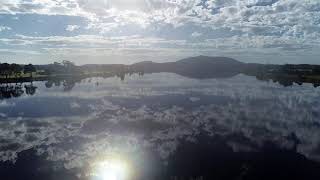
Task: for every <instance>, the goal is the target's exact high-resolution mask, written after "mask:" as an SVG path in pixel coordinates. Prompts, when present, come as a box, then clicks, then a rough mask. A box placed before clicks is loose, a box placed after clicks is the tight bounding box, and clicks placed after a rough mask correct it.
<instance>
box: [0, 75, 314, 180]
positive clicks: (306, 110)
mask: <svg viewBox="0 0 320 180" xmlns="http://www.w3.org/2000/svg"><path fill="white" fill-rule="evenodd" d="M12 86H13V85H12ZM19 86H21V87H22V89H24V88H25V86H27V87H28V86H31V84H30V83H25V84H23V85H19ZM66 86H68V85H66V84H65V86H63V84H60V85H59V84H56V85H55V84H52V87H51V85H50V86H48V84H46V83H45V82H33V83H32V87H36V88H33V89H34V92H32V93H28V94H29V95H28V94H27V93H24V94H22V95H21V96H20V97H16V98H7V99H2V100H0V119H1V121H0V161H1V163H0V179H8V180H10V179H57V180H58V179H99V180H122V179H146V180H150V179H266V178H270V177H273V179H274V177H277V178H286V177H310V178H315V177H317V178H319V173H320V146H319V142H320V140H319V138H320V114H319V113H320V89H319V88H318V89H317V88H313V86H312V85H309V84H304V85H303V86H298V85H294V86H291V87H283V86H281V85H279V84H277V83H272V82H262V81H258V80H256V79H255V78H254V77H248V76H244V75H238V76H235V77H232V78H227V79H207V80H197V79H189V78H186V77H182V76H179V75H175V74H168V73H158V74H147V75H144V76H143V77H140V76H137V75H133V76H130V77H128V78H126V79H125V80H124V81H121V80H120V79H118V78H107V79H103V78H91V79H84V80H82V81H81V82H78V83H76V84H72V86H71V87H68V88H66ZM48 87H50V88H48ZM31 89H32V88H31ZM31 94H33V95H31Z"/></svg>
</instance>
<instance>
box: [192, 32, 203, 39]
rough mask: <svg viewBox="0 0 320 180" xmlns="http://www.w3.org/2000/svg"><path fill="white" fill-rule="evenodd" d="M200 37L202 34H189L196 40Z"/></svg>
mask: <svg viewBox="0 0 320 180" xmlns="http://www.w3.org/2000/svg"><path fill="white" fill-rule="evenodd" d="M201 35H202V33H199V32H193V33H192V34H191V37H194V38H197V37H200V36H201Z"/></svg>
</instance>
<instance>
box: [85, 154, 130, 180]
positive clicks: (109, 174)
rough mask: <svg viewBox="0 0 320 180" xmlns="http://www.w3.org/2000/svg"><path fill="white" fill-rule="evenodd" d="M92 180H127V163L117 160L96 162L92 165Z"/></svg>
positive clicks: (128, 170)
mask: <svg viewBox="0 0 320 180" xmlns="http://www.w3.org/2000/svg"><path fill="white" fill-rule="evenodd" d="M91 176H92V177H93V180H127V179H129V176H130V168H129V165H128V163H127V162H126V161H125V160H123V159H119V158H110V159H103V160H98V161H96V162H94V163H93V164H92V170H91Z"/></svg>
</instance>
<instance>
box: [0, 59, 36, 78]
mask: <svg viewBox="0 0 320 180" xmlns="http://www.w3.org/2000/svg"><path fill="white" fill-rule="evenodd" d="M36 71H37V70H36V68H35V66H34V65H32V64H27V65H20V64H15V63H12V64H9V63H0V76H2V77H5V78H6V79H7V78H9V77H11V76H14V77H15V78H19V77H21V76H22V74H27V75H29V77H32V73H33V72H36Z"/></svg>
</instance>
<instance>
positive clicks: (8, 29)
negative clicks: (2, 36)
mask: <svg viewBox="0 0 320 180" xmlns="http://www.w3.org/2000/svg"><path fill="white" fill-rule="evenodd" d="M10 30H11V27H8V26H0V32H2V31H10Z"/></svg>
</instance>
